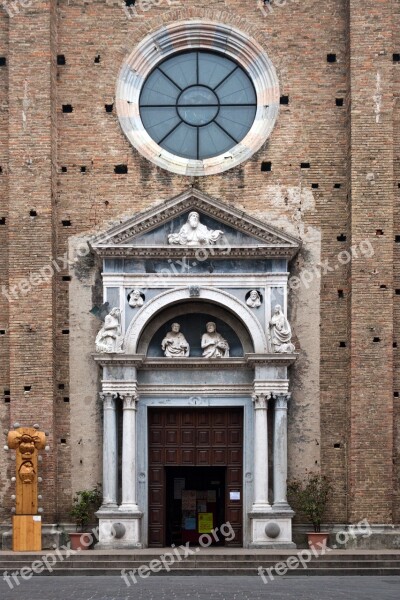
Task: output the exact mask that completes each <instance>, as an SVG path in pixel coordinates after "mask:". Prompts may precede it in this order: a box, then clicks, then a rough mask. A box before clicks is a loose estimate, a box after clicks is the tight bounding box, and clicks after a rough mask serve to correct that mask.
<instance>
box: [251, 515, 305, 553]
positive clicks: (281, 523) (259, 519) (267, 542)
mask: <svg viewBox="0 0 400 600" xmlns="http://www.w3.org/2000/svg"><path fill="white" fill-rule="evenodd" d="M293 515H294V513H293V511H292V510H291V509H290V507H289V506H288V509H287V510H283V511H281V510H279V511H278V510H273V509H271V510H268V511H265V512H264V513H261V512H259V511H252V512H251V513H249V517H250V522H251V542H250V545H249V547H250V548H271V549H278V548H289V549H290V548H296V544H295V543H294V542H293V540H292V518H293Z"/></svg>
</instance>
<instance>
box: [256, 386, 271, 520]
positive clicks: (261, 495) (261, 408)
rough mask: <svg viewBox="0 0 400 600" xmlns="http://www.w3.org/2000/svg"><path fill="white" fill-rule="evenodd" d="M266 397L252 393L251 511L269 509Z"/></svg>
mask: <svg viewBox="0 0 400 600" xmlns="http://www.w3.org/2000/svg"><path fill="white" fill-rule="evenodd" d="M268 399H269V394H262V393H258V394H254V395H253V404H254V504H253V509H252V510H253V511H255V512H264V511H266V510H271V505H270V504H269V502H268Z"/></svg>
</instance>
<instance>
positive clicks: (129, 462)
mask: <svg viewBox="0 0 400 600" xmlns="http://www.w3.org/2000/svg"><path fill="white" fill-rule="evenodd" d="M120 398H121V400H122V403H123V404H122V409H123V431H122V503H121V506H120V510H122V511H128V512H139V507H138V505H137V500H136V405H137V401H138V397H137V395H136V394H132V393H130V394H120Z"/></svg>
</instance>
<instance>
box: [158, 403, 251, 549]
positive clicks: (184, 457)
mask: <svg viewBox="0 0 400 600" xmlns="http://www.w3.org/2000/svg"><path fill="white" fill-rule="evenodd" d="M148 410H149V412H148V427H149V432H148V433H149V546H151V547H163V546H165V545H169V544H170V543H171V542H173V543H178V542H180V541H183V542H184V541H187V540H189V541H193V542H194V543H195V535H194V533H193V534H192V537H190V535H189V533H188V532H185V530H184V521H185V514H189V513H188V512H186V513H185V512H184V510H185V508H187V507H185V502H186V500H185V499H184V500H183V501H182V494H183V496H184V494H185V492H186V491H187V488H189V489H190V490H191V493H192V495H194V494H193V493H194V491H196V492H197V497H198V498H199V500H198V505H197V507H196V509H195V510H196V511H200V512H202V511H210V512H211V511H212V512H213V514H214V515H215V518H214V523H213V524H214V527H215V526H218V527H220V526H221V525H222V523H223V522H225V523H228V522H229V523H230V525H231V527H232V529H233V531H234V534H235V536H234V538H233V539H232V540H230V541H226V540H225V539H224V537H223V536H220V537H219V542H218V543H220V544H221V543H224V544H225V545H228V546H242V535H243V532H242V520H243V490H242V486H243V409H242V408H236V407H235V408H149V409H148ZM188 469H189V470H190V477H188ZM179 485H180V487H181V488H182V489H181V491H179V489H178V487H177V486H179ZM196 488H197V490H196ZM207 494H208V500H214V499H215V506H214V505H213V502H211V503H209V504H207ZM179 502H180V503H181V504H179ZM171 503H172V504H173V508H171V506H172V504H171ZM202 507H203V508H202ZM192 508H193V507H192ZM180 510H181V511H182V512H180ZM189 516H190V517H191V521H190V520H188V523H190V522H191V527H192V528H193V527H194V526H195V523H194V521H193V518H195V519H196V529H197V530H198V527H199V525H198V523H199V522H200V521H199V518H198V512H196V516H194V515H193V513H192V514H189ZM167 519H168V522H167ZM172 519H175V522H174V523H173V522H172V521H171V520H172ZM180 526H181V528H180ZM173 529H175V531H174V532H172V530H173ZM179 529H180V534H179ZM198 533H199V531H198ZM173 535H174V536H175V537H173V538H172V537H171V536H173ZM185 535H187V536H189V537H182V536H185ZM180 536H181V537H180ZM228 537H232V536H228Z"/></svg>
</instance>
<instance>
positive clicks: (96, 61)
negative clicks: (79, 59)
mask: <svg viewBox="0 0 400 600" xmlns="http://www.w3.org/2000/svg"><path fill="white" fill-rule="evenodd" d="M94 62H95V64H96V65H98V64H99V62H100V54H98V55H97V56H95V57H94Z"/></svg>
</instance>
